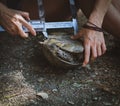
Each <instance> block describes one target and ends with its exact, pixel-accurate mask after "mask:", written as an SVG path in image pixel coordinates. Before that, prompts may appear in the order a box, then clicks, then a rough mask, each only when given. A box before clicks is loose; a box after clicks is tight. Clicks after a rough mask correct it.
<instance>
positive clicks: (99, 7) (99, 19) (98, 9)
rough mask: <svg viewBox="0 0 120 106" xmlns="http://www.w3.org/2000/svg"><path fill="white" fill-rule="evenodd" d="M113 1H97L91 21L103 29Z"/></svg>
mask: <svg viewBox="0 0 120 106" xmlns="http://www.w3.org/2000/svg"><path fill="white" fill-rule="evenodd" d="M111 1H112V0H96V2H95V6H94V8H93V11H92V13H91V14H90V17H89V21H90V22H92V23H94V24H96V25H97V26H99V27H101V26H102V23H103V19H104V16H105V14H106V12H107V10H108V7H109V5H110V4H111Z"/></svg>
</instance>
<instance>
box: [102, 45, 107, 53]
mask: <svg viewBox="0 0 120 106" xmlns="http://www.w3.org/2000/svg"><path fill="white" fill-rule="evenodd" d="M101 48H102V54H104V53H105V52H106V50H107V48H106V45H105V43H102V45H101Z"/></svg>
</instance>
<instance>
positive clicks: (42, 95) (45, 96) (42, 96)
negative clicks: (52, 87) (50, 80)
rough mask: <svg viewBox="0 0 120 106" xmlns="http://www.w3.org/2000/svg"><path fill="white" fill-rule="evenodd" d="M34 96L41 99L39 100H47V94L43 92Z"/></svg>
mask: <svg viewBox="0 0 120 106" xmlns="http://www.w3.org/2000/svg"><path fill="white" fill-rule="evenodd" d="M36 96H39V97H41V98H43V99H48V94H47V93H45V92H38V93H37V94H36Z"/></svg>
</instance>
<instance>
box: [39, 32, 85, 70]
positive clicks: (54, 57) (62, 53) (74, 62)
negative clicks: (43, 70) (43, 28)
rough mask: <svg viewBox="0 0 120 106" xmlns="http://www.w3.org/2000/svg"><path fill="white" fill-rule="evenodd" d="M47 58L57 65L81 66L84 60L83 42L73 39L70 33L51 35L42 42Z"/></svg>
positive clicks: (62, 66)
mask: <svg viewBox="0 0 120 106" xmlns="http://www.w3.org/2000/svg"><path fill="white" fill-rule="evenodd" d="M40 46H41V47H42V52H43V54H44V56H45V57H46V59H47V60H48V61H49V62H50V63H51V64H52V65H53V66H55V67H60V68H64V69H65V68H75V67H78V66H81V62H82V60H83V51H84V48H83V45H82V42H80V41H77V40H72V39H71V38H70V36H69V35H64V34H63V35H62V34H61V35H49V36H48V38H47V39H46V40H44V41H43V42H40Z"/></svg>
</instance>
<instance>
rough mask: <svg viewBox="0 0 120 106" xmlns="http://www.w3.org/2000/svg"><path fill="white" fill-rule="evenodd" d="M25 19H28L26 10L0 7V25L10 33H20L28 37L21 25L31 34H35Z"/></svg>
mask: <svg viewBox="0 0 120 106" xmlns="http://www.w3.org/2000/svg"><path fill="white" fill-rule="evenodd" d="M26 20H30V18H29V14H28V13H27V12H22V11H18V10H13V9H9V8H7V7H4V6H3V8H2V10H1V9H0V25H1V26H3V27H4V28H5V30H6V31H7V32H8V33H10V34H12V35H20V36H21V37H23V38H26V37H28V34H27V33H25V32H24V31H23V29H22V26H24V27H26V28H27V29H28V30H29V32H30V33H31V34H32V35H36V32H35V30H34V29H33V27H32V26H31V25H30V24H29V23H28V22H27V21H26Z"/></svg>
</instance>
